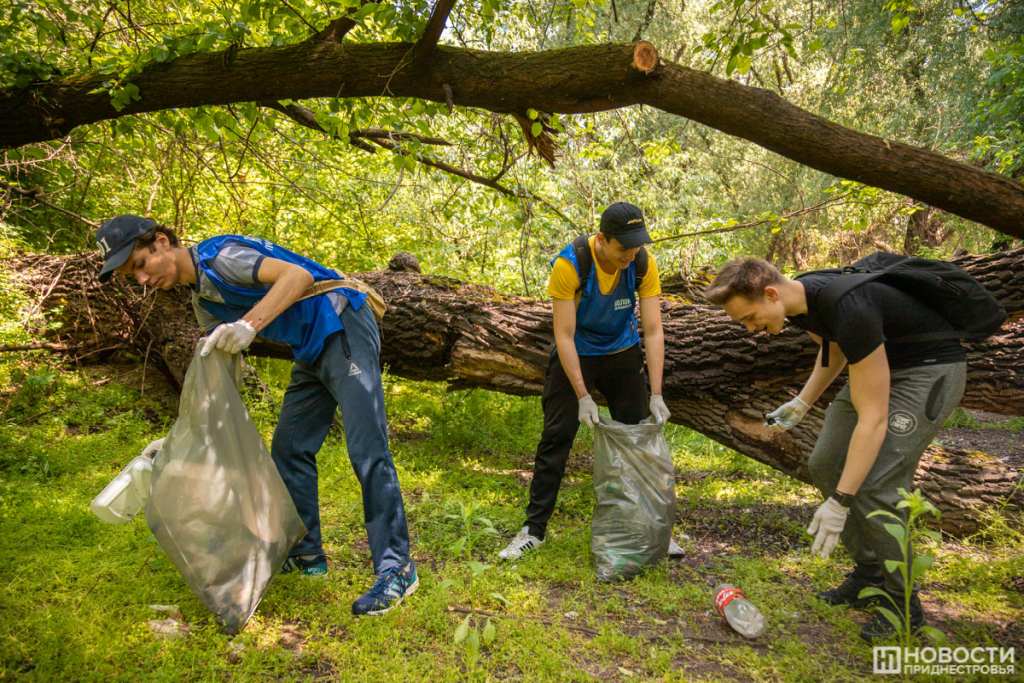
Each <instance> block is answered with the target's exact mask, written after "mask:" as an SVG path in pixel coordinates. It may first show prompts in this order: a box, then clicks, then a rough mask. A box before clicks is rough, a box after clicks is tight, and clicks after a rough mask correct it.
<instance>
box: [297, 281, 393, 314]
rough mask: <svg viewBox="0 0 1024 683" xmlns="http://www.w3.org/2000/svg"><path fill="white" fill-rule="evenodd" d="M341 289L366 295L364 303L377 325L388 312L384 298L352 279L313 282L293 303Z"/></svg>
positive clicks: (366, 285)
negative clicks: (366, 304) (368, 306)
mask: <svg viewBox="0 0 1024 683" xmlns="http://www.w3.org/2000/svg"><path fill="white" fill-rule="evenodd" d="M342 287H344V288H346V289H354V290H356V291H357V292H362V293H363V294H366V303H368V304H369V305H370V310H371V311H373V316H374V317H375V318H376V319H377V322H378V323H379V322H380V321H381V320H383V319H384V314H385V313H386V312H387V310H388V305H387V303H386V302H385V301H384V297H382V296H381V295H380V292H378V291H377V290H376V289H374V288H373V287H371V286H370V285H368V284H366V283H365V282H363V281H362V280H357V279H356V278H354V277H346V278H345V279H344V280H320V281H319V282H314V283H313V284H311V285H310V286H309V288H308V289H306V291H305V292H303V293H302V296H300V297H299V298H298V299H296V300H295V301H302V300H303V299H309V298H310V297H314V296H319V295H320V294H326V293H327V292H331V291H334V290H336V289H341V288H342Z"/></svg>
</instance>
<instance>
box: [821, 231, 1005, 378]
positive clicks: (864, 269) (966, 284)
mask: <svg viewBox="0 0 1024 683" xmlns="http://www.w3.org/2000/svg"><path fill="white" fill-rule="evenodd" d="M817 272H820V273H840V276H839V277H837V278H835V279H834V280H832V282H830V283H828V284H827V285H825V286H824V287H823V288H822V289H821V290H819V291H818V295H817V299H816V304H817V308H818V310H819V311H822V313H823V316H824V317H825V318H826V321H827V322H829V323H831V322H832V321H831V320H829V319H828V318H829V317H830V316H831V315H832V314H833V312H834V311H835V310H836V304H837V303H839V300H840V299H842V298H843V296H845V295H846V294H849V293H850V292H851V291H853V290H854V289H856V288H857V287H860V286H861V285H863V284H866V283H868V282H874V281H875V280H878V281H880V282H882V283H884V284H887V285H890V286H892V287H895V288H896V289H899V290H900V291H902V292H906V293H907V294H909V295H910V296H912V297H914V298H915V299H917V300H918V301H920V302H921V303H922V304H924V305H926V306H928V307H929V308H931V309H932V310H934V311H935V312H936V313H938V314H939V315H941V316H942V317H943V318H945V319H946V320H947V321H948V322H949V324H950V325H952V327H953V329H952V330H946V331H943V332H922V333H920V334H911V335H906V336H903V337H896V338H893V339H889V340H888V341H893V342H928V341H940V340H943V339H984V338H985V337H988V336H991V335H992V334H994V333H995V332H996V331H997V330H999V328H1000V326H1001V325H1002V324H1003V321H1004V320H1006V310H1005V309H1004V308H1003V307H1002V305H1001V304H1000V303H999V302H998V301H996V298H995V297H994V296H992V294H991V293H989V291H988V290H987V289H985V287H983V286H982V285H981V283H979V282H978V281H977V280H975V279H974V278H973V277H971V276H970V275H968V274H967V272H965V271H964V270H963V269H962V268H960V267H959V266H957V265H954V264H952V263H949V262H947V261H936V260H933V259H926V258H917V257H914V256H900V255H899V254H890V253H888V252H884V251H877V252H875V253H874V254H871V255H870V256H865V257H864V258H862V259H860V260H859V261H856V262H855V263H854V264H853V265H850V266H847V267H845V268H842V269H831V270H822V271H817ZM830 326H832V325H830ZM832 327H833V329H835V328H834V326H832ZM828 348H829V340H828V339H823V340H822V347H821V365H822V367H828V360H829V359H828V355H829V354H828Z"/></svg>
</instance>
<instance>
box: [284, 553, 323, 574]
mask: <svg viewBox="0 0 1024 683" xmlns="http://www.w3.org/2000/svg"><path fill="white" fill-rule="evenodd" d="M294 571H298V572H302V575H303V576H323V575H324V574H326V573H327V558H326V557H324V556H323V555H292V556H291V557H289V558H288V559H287V560H285V561H284V564H283V565H281V573H282V574H288V573H289V572H294Z"/></svg>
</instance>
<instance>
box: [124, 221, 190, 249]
mask: <svg viewBox="0 0 1024 683" xmlns="http://www.w3.org/2000/svg"><path fill="white" fill-rule="evenodd" d="M157 233H160V234H161V235H166V236H167V241H169V242H170V243H171V246H172V247H176V246H178V245H179V244H180V241H179V240H178V235H177V234H175V232H174V228H168V227H167V226H166V225H159V224H157V225H154V226H153V229H152V230H150V231H149V232H147V233H146V234H144V235H140V236H139V237H137V238H136V239H135V248H136V249H138V248H139V247H150V246H152V245H153V243H154V242H156V236H157Z"/></svg>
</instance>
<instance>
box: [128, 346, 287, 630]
mask: <svg viewBox="0 0 1024 683" xmlns="http://www.w3.org/2000/svg"><path fill="white" fill-rule="evenodd" d="M240 369H241V366H240V361H239V356H238V355H228V354H226V353H224V352H223V351H214V352H213V353H211V354H210V355H209V356H206V357H205V358H204V357H202V356H200V355H199V353H198V351H197V352H196V354H195V355H194V356H193V358H192V363H191V365H189V368H188V372H187V373H186V375H185V382H184V386H183V387H182V390H181V403H180V405H179V409H178V419H177V421H176V422H175V423H174V425H173V426H172V427H171V431H170V433H168V435H167V440H166V441H165V442H164V445H163V448H161V449H160V452H159V453H158V454H157V456H156V458H155V460H154V461H153V474H152V488H151V489H150V496H149V503H148V504H147V506H146V521H147V522H148V524H149V528H150V529H151V530H152V531H153V535H154V536H156V539H157V541H158V542H159V543H160V546H161V547H162V548H163V549H164V551H165V552H166V553H167V555H168V556H169V557H170V559H171V561H172V562H173V563H174V564H175V566H176V567H177V568H178V570H179V571H180V572H181V575H182V576H183V577H184V578H185V581H186V582H187V583H188V586H189V588H191V589H192V591H193V592H194V593H195V594H196V595H197V596H198V597H199V599H200V600H202V601H203V603H204V604H205V605H206V606H207V607H208V608H209V609H210V610H211V611H212V612H213V613H214V614H215V615H216V616H217V618H218V619H219V620H220V622H221V623H222V624H223V626H224V629H225V630H226V631H227V632H228V633H236V632H238V631H239V630H241V628H242V627H243V626H245V622H246V621H248V620H249V617H251V616H252V613H253V612H254V611H255V610H256V607H257V606H258V605H259V603H260V600H261V599H262V598H263V593H264V591H265V590H266V588H267V584H268V583H269V582H270V579H271V578H272V577H273V576H274V574H275V573H276V572H277V571H278V570H279V569H280V568H281V565H282V563H283V562H284V561H285V559H286V558H287V556H288V551H289V550H290V549H291V548H292V546H294V545H295V543H296V542H297V541H298V540H299V539H300V538H302V537H303V536H304V535H305V533H306V528H305V526H304V525H303V524H302V520H301V519H300V518H299V514H298V512H296V510H295V504H294V503H293V502H292V498H291V495H290V494H289V493H288V489H287V488H285V485H284V482H283V481H282V480H281V475H279V474H278V472H277V467H276V466H275V465H274V461H273V460H271V458H270V454H269V453H268V452H267V449H266V447H265V446H264V444H263V438H262V437H261V436H260V433H259V431H258V430H257V429H256V426H255V425H254V424H253V423H252V420H250V419H249V413H248V411H247V410H246V409H245V404H244V403H243V402H242V397H241V395H240V394H239V392H238V381H239V379H240Z"/></svg>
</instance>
